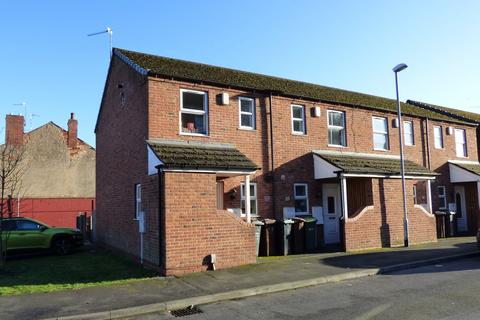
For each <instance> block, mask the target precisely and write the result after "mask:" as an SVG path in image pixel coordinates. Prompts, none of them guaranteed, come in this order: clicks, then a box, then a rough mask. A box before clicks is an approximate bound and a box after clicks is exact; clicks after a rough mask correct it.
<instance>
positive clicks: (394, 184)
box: [344, 179, 437, 251]
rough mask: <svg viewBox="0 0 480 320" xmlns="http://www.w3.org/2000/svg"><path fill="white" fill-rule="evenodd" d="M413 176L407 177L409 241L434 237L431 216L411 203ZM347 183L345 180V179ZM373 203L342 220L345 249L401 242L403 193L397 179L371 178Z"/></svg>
mask: <svg viewBox="0 0 480 320" xmlns="http://www.w3.org/2000/svg"><path fill="white" fill-rule="evenodd" d="M417 182H418V181H417V180H407V181H406V187H407V208H408V220H409V241H410V244H419V243H427V242H435V241H437V235H436V224H435V216H434V215H431V214H429V213H428V212H427V211H425V210H424V209H423V208H422V207H421V206H420V205H414V203H413V196H411V195H410V191H411V190H412V189H413V185H414V184H415V183H417ZM347 184H348V181H347ZM371 194H372V195H373V206H367V207H365V208H363V209H361V210H359V212H357V213H356V214H355V216H354V217H352V218H350V219H348V220H347V221H346V222H345V235H344V236H345V249H346V251H356V250H364V249H374V248H384V247H397V246H403V244H404V236H403V233H404V229H403V228H404V227H403V194H402V185H401V180H400V179H372V192H371Z"/></svg>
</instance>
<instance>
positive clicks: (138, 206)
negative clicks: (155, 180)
mask: <svg viewBox="0 0 480 320" xmlns="http://www.w3.org/2000/svg"><path fill="white" fill-rule="evenodd" d="M140 211H142V185H141V184H140V183H136V184H135V219H137V220H138V217H139V216H140Z"/></svg>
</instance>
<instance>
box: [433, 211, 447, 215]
mask: <svg viewBox="0 0 480 320" xmlns="http://www.w3.org/2000/svg"><path fill="white" fill-rule="evenodd" d="M435 214H436V215H437V216H445V215H446V214H447V213H446V212H445V211H435Z"/></svg>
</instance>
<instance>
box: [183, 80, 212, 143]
mask: <svg viewBox="0 0 480 320" xmlns="http://www.w3.org/2000/svg"><path fill="white" fill-rule="evenodd" d="M180 95H181V96H180V97H181V98H180V104H181V106H180V113H181V120H180V121H181V133H182V134H191V135H207V134H208V106H207V105H208V103H207V93H206V92H202V91H193V90H183V89H182V90H180Z"/></svg>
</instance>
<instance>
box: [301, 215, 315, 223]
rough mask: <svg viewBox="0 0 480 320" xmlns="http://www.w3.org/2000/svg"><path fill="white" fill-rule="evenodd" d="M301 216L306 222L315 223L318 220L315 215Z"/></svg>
mask: <svg viewBox="0 0 480 320" xmlns="http://www.w3.org/2000/svg"><path fill="white" fill-rule="evenodd" d="M299 218H302V219H303V220H304V221H305V223H315V222H317V218H315V217H313V216H299Z"/></svg>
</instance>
